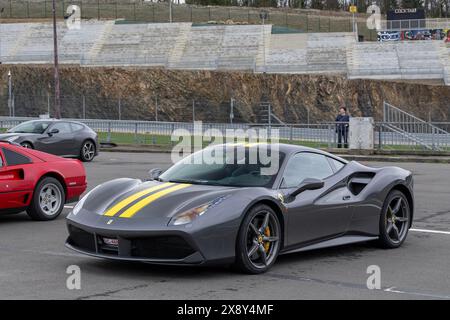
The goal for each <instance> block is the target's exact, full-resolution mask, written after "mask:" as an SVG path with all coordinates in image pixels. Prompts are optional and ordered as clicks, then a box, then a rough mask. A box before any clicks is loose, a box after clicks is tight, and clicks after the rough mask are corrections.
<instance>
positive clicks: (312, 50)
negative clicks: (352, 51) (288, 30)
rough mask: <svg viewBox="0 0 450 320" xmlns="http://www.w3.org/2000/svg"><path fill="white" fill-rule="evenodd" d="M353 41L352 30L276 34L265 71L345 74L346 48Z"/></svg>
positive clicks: (272, 38)
mask: <svg viewBox="0 0 450 320" xmlns="http://www.w3.org/2000/svg"><path fill="white" fill-rule="evenodd" d="M354 42H355V40H354V36H353V35H352V34H350V33H328V34H326V33H321V34H313V33H311V34H304V35H295V34H294V35H277V34H275V35H272V37H271V41H270V48H269V54H268V58H267V66H266V71H267V72H281V73H345V72H346V70H347V57H346V51H347V48H348V47H349V46H351V45H353V43H354ZM296 43H297V44H296Z"/></svg>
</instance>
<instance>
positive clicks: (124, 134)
mask: <svg viewBox="0 0 450 320" xmlns="http://www.w3.org/2000/svg"><path fill="white" fill-rule="evenodd" d="M31 119H34V118H28V117H22V118H10V117H0V129H1V130H6V129H9V128H11V127H13V126H16V125H18V124H19V123H21V122H23V121H26V120H31ZM73 120H77V121H80V122H83V123H85V124H87V125H88V126H89V127H91V128H92V129H93V130H95V131H96V132H98V133H99V136H100V140H101V141H102V142H106V143H117V144H150V145H166V146H167V145H172V144H174V143H176V141H178V140H177V139H178V138H177V137H180V136H183V135H185V134H187V133H189V134H190V135H191V136H199V135H201V136H205V137H210V136H211V134H212V132H213V131H212V130H215V132H216V133H217V132H220V133H221V135H222V137H224V139H225V138H226V137H228V136H230V135H236V130H239V131H238V132H237V133H238V134H239V135H241V136H243V137H245V136H246V135H249V134H260V135H265V134H267V135H268V136H269V137H271V136H272V137H273V136H274V135H275V134H276V137H277V138H278V139H279V140H280V141H281V142H285V143H293V144H301V145H305V146H310V147H322V148H329V149H331V148H336V147H337V146H338V144H337V130H336V128H337V124H336V123H334V122H329V123H318V124H286V125H270V126H269V125H267V124H250V123H236V124H230V123H207V122H205V123H202V124H201V127H198V125H199V124H198V123H197V124H194V123H193V122H157V121H132V120H129V121H127V120H122V121H119V120H99V119H81V120H80V119H73ZM340 124H342V123H340ZM399 124H400V123H398V124H397V125H399ZM402 124H404V123H402ZM196 125H197V127H196ZM435 125H436V126H438V125H439V126H443V127H444V126H445V127H449V128H450V123H443V122H441V123H436V124H435ZM180 129H182V130H183V131H176V130H180ZM229 130H233V131H229ZM263 130H264V131H263ZM415 134H418V135H420V140H426V141H429V142H430V144H431V145H433V146H436V148H434V150H435V151H450V137H449V135H448V134H445V133H443V132H442V131H432V132H429V133H424V132H417V133H415ZM411 135H413V133H411ZM172 137H174V138H172ZM206 140H208V139H206ZM212 140H215V139H214V138H213V139H212ZM216 142H217V141H216ZM374 145H375V148H377V149H383V150H428V148H426V147H425V146H424V145H423V144H422V143H421V141H417V140H416V139H414V138H411V136H408V135H405V134H403V133H399V132H397V131H395V130H392V123H387V122H377V123H376V124H375V128H374ZM437 147H439V148H437Z"/></svg>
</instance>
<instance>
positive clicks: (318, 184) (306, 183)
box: [289, 178, 325, 198]
mask: <svg viewBox="0 0 450 320" xmlns="http://www.w3.org/2000/svg"><path fill="white" fill-rule="evenodd" d="M324 184H325V183H324V182H323V181H322V180H319V179H314V178H307V179H305V180H303V181H302V182H301V183H300V185H299V186H298V187H297V189H295V190H294V191H293V192H292V193H291V194H290V195H289V196H290V197H294V198H295V197H296V196H298V195H299V194H300V193H302V192H303V191H306V190H317V189H321V188H323V186H324Z"/></svg>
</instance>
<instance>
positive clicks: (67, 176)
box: [0, 141, 87, 220]
mask: <svg viewBox="0 0 450 320" xmlns="http://www.w3.org/2000/svg"><path fill="white" fill-rule="evenodd" d="M86 186H87V184H86V172H85V170H84V167H83V164H82V163H81V162H80V161H79V160H74V159H64V158H61V157H58V156H54V155H51V154H47V153H44V152H40V151H36V150H32V149H27V148H23V147H21V146H19V145H14V144H12V143H10V142H6V141H0V213H18V212H21V211H24V210H26V211H27V213H28V215H29V216H30V217H31V218H32V219H34V220H53V219H55V218H56V217H58V216H59V214H60V213H61V212H62V210H63V208H64V204H65V203H69V202H74V201H77V200H78V198H79V197H80V195H81V194H82V193H83V192H84V191H85V190H86Z"/></svg>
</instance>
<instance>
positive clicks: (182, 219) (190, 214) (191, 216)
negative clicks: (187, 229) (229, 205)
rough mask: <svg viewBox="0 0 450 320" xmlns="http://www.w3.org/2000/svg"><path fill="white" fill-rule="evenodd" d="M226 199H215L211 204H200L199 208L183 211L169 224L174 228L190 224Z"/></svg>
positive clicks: (224, 197)
mask: <svg viewBox="0 0 450 320" xmlns="http://www.w3.org/2000/svg"><path fill="white" fill-rule="evenodd" d="M226 198H227V196H223V197H219V198H217V199H214V200H213V201H211V202H208V203H205V204H202V205H201V206H198V207H195V208H192V209H189V210H187V211H184V212H182V213H179V214H177V215H176V216H175V217H173V218H172V221H171V224H172V225H174V226H179V225H182V224H187V223H191V222H192V221H194V220H195V219H197V218H198V217H200V216H201V215H203V214H205V213H206V212H207V211H208V210H209V209H211V208H212V207H215V206H217V205H219V204H220V203H221V202H222V201H223V200H225V199H226Z"/></svg>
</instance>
